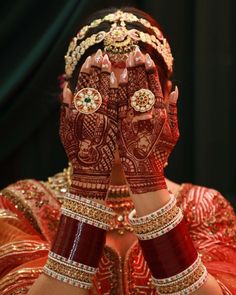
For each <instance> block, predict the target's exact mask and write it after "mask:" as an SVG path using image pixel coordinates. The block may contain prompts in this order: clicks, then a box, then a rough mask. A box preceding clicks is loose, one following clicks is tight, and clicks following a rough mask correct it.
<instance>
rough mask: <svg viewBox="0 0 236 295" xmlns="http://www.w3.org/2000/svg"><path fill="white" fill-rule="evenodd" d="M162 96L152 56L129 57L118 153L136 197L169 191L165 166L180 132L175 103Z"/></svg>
mask: <svg viewBox="0 0 236 295" xmlns="http://www.w3.org/2000/svg"><path fill="white" fill-rule="evenodd" d="M177 97H178V90H177V88H176V90H175V91H174V92H172V93H171V94H170V96H169V99H168V101H165V99H164V97H163V92H162V87H161V84H160V79H159V74H158V71H157V68H156V66H155V64H154V62H153V61H152V59H151V58H150V56H149V55H146V56H145V57H144V56H143V55H142V53H141V52H140V51H139V50H136V51H135V53H134V54H132V53H131V54H130V55H129V57H128V60H127V69H125V70H124V72H123V73H122V74H121V77H120V88H119V109H118V117H119V140H118V145H119V151H120V158H121V162H122V164H123V168H124V172H125V175H126V178H127V181H128V183H129V185H130V188H131V190H132V192H133V193H134V194H142V193H146V192H151V191H158V190H161V189H165V188H166V183H165V178H164V173H163V170H164V167H165V165H166V163H167V160H168V157H169V155H170V153H171V151H172V149H173V148H174V146H175V144H176V142H177V140H178V137H179V130H178V124H177V111H176V101H177Z"/></svg>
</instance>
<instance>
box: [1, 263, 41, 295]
mask: <svg viewBox="0 0 236 295" xmlns="http://www.w3.org/2000/svg"><path fill="white" fill-rule="evenodd" d="M41 273H42V268H41V267H33V268H31V267H24V268H22V269H18V270H13V271H11V272H9V273H8V274H7V275H5V276H4V277H3V278H1V279H0V294H2V293H3V292H4V294H21V293H19V291H20V290H21V288H19V284H21V287H22V289H23V290H25V289H26V286H31V285H32V284H33V282H34V281H35V279H36V278H38V276H39V275H40V274H41ZM7 290H8V293H6V291H7ZM9 292H11V293H9ZM14 292H16V293H14ZM22 294H24V293H22Z"/></svg>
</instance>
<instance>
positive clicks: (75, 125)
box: [60, 53, 118, 199]
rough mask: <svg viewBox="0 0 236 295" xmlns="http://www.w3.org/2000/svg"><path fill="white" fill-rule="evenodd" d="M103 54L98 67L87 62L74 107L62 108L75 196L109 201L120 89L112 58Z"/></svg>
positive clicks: (62, 122)
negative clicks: (114, 81) (113, 75)
mask: <svg viewBox="0 0 236 295" xmlns="http://www.w3.org/2000/svg"><path fill="white" fill-rule="evenodd" d="M99 54H100V55H99V56H100V60H99V59H98V60H96V56H97V55H95V62H94V63H95V64H92V65H90V66H88V63H89V62H90V63H91V61H90V59H89V60H87V61H86V62H85V64H86V67H82V70H81V72H80V74H79V79H78V83H77V87H76V90H75V95H74V99H73V102H72V104H71V106H70V107H69V108H65V107H62V111H61V120H60V136H61V140H62V143H63V145H64V148H65V151H66V153H67V156H68V159H69V161H70V162H71V164H72V167H73V175H72V184H71V188H70V191H71V193H74V194H77V195H82V196H83V195H85V192H86V197H92V198H101V199H105V197H106V191H107V188H108V185H109V179H110V174H111V170H112V166H113V160H114V151H115V148H116V141H117V140H116V136H117V130H118V127H117V93H118V89H117V88H116V87H113V86H112V83H111V72H110V69H111V66H110V61H109V59H108V56H107V55H105V56H104V57H103V56H102V55H101V53H99ZM83 69H85V70H83ZM99 99H100V100H99Z"/></svg>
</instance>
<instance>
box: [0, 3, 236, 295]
mask: <svg viewBox="0 0 236 295" xmlns="http://www.w3.org/2000/svg"><path fill="white" fill-rule="evenodd" d="M65 60H66V67H65V72H66V80H67V81H66V82H65V85H64V89H63V101H62V111H61V122H60V136H61V140H62V143H63V145H64V148H65V151H66V154H67V156H68V159H69V161H70V166H69V168H67V169H65V170H64V171H63V172H61V173H58V174H57V175H55V176H53V177H50V178H49V179H48V181H47V182H41V181H36V180H22V181H18V182H17V183H15V184H12V185H10V186H8V187H6V188H5V189H3V190H2V192H1V198H0V207H1V211H0V217H1V220H0V223H1V227H0V231H1V235H0V246H1V247H0V253H1V254H0V262H1V263H0V290H1V294H26V293H27V292H28V294H42V290H43V293H44V294H64V293H65V292H67V293H68V294H204V295H207V294H214V295H217V294H236V283H235V274H236V267H235V265H234V263H233V261H234V258H236V251H235V247H236V243H235V240H236V226H235V214H234V211H233V209H232V207H231V205H230V204H229V203H228V202H227V200H226V199H225V198H224V197H223V196H222V195H221V194H220V193H219V192H217V191H215V190H214V189H209V188H205V187H199V186H196V185H193V184H186V183H185V184H181V185H179V184H176V183H173V182H171V181H170V180H168V179H166V178H165V177H164V167H165V166H166V165H167V163H168V157H169V155H170V153H171V151H172V149H173V148H174V146H175V143H176V142H177V140H178V137H179V130H178V124H177V109H176V103H177V99H178V88H177V87H175V89H174V91H172V82H171V74H172V70H173V58H172V55H171V51H170V47H169V44H168V42H167V40H166V39H165V38H164V36H163V33H162V32H161V30H160V29H159V26H158V24H157V23H156V22H155V21H154V20H153V19H152V18H151V17H150V16H149V15H147V14H145V13H144V12H142V11H139V10H136V9H133V8H126V9H123V10H122V11H120V10H116V9H110V10H109V11H107V10H106V11H99V12H97V13H96V14H95V15H93V16H92V17H91V20H88V21H87V25H86V26H84V27H83V28H81V30H80V31H79V33H78V34H77V36H76V37H75V38H74V39H73V40H72V42H71V44H70V46H69V49H68V52H67V54H66V56H65ZM62 203H63V205H62ZM61 205H62V207H61ZM31 286H32V287H31Z"/></svg>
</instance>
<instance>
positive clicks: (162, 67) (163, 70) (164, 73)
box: [69, 7, 171, 92]
mask: <svg viewBox="0 0 236 295" xmlns="http://www.w3.org/2000/svg"><path fill="white" fill-rule="evenodd" d="M117 10H119V9H118V8H108V9H102V10H99V11H97V12H95V13H93V14H91V15H90V16H89V17H88V18H87V19H86V20H85V22H84V23H83V24H82V25H81V26H80V28H78V31H79V30H80V29H81V28H82V27H83V26H85V25H89V24H90V23H91V22H92V21H93V20H95V19H99V18H103V17H104V16H106V15H107V14H110V13H115V12H116V11H117ZM120 10H122V11H124V12H130V13H132V14H134V15H136V16H137V17H138V18H144V19H146V20H148V21H149V22H150V23H151V25H152V26H155V27H158V28H159V29H160V30H161V31H162V29H161V28H160V25H159V24H158V23H157V22H156V21H155V20H154V19H153V18H152V17H151V16H150V15H149V14H147V13H145V12H144V11H142V10H139V9H137V8H134V7H123V8H120ZM126 27H127V29H129V30H131V29H137V30H140V31H142V32H145V33H148V34H153V30H152V29H151V28H147V27H145V26H143V25H142V24H141V23H139V22H132V23H127V24H126ZM110 28H111V23H110V22H108V21H106V22H102V23H101V24H100V25H98V26H97V27H95V28H90V29H89V30H88V31H87V33H86V35H85V37H84V39H85V38H87V37H89V36H91V35H92V34H96V33H98V32H99V31H105V32H108V31H109V30H110ZM78 31H77V32H78ZM162 32H163V31H162ZM139 47H140V49H141V50H142V52H144V53H149V54H150V56H151V57H152V59H153V61H154V62H155V64H156V66H157V68H158V72H159V76H160V82H161V85H162V87H164V85H165V84H166V82H167V80H168V79H169V78H170V75H171V73H170V72H169V71H168V69H167V66H166V64H165V62H164V60H163V58H162V56H161V55H160V54H159V53H158V52H157V51H156V50H155V49H154V48H152V47H151V46H150V45H148V44H146V43H143V42H139ZM98 49H102V50H103V43H102V42H101V43H98V44H95V45H93V46H91V47H90V48H89V49H87V50H86V54H84V55H83V56H82V57H81V59H80V60H79V62H78V64H77V65H76V68H75V70H74V72H73V75H72V78H71V79H70V80H69V87H70V89H71V90H72V92H74V90H75V87H76V84H77V80H78V74H79V71H80V68H81V66H82V64H83V63H84V61H85V59H86V58H87V56H88V55H92V54H93V53H95V52H96V51H97V50H98Z"/></svg>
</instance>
